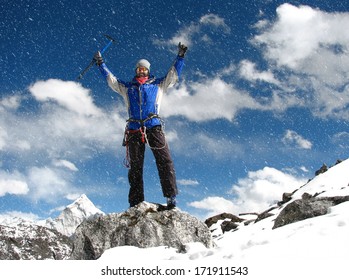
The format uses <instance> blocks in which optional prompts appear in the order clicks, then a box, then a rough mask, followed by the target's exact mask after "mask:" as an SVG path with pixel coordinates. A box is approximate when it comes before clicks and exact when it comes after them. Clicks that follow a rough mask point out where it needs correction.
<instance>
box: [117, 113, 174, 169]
mask: <svg viewBox="0 0 349 280" xmlns="http://www.w3.org/2000/svg"><path fill="white" fill-rule="evenodd" d="M154 118H158V119H159V120H160V122H161V130H162V132H163V133H165V131H164V128H165V123H164V122H163V120H162V119H161V118H160V117H159V115H157V114H149V116H148V117H147V118H146V119H144V120H137V119H132V118H130V119H128V120H127V121H126V122H127V125H126V128H125V133H124V139H123V142H122V145H123V146H124V147H126V156H125V158H124V166H125V167H126V168H130V154H129V148H128V143H129V139H130V138H131V137H133V136H132V135H135V134H137V133H140V134H141V141H142V143H145V144H148V145H149V148H150V149H152V150H161V149H164V148H165V147H166V145H167V143H166V141H165V144H164V145H163V146H162V147H152V146H151V145H150V144H149V141H148V136H147V131H146V130H147V127H146V126H145V125H144V124H145V123H146V122H147V121H149V120H151V119H154ZM130 122H137V123H140V125H141V126H140V128H139V129H128V124H129V123H130Z"/></svg>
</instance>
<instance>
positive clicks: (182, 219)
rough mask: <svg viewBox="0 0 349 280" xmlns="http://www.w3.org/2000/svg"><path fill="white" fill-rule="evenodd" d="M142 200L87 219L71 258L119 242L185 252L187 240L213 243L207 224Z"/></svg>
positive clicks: (86, 255) (95, 256)
mask: <svg viewBox="0 0 349 280" xmlns="http://www.w3.org/2000/svg"><path fill="white" fill-rule="evenodd" d="M159 206H160V205H157V204H152V203H147V202H142V203H140V204H139V205H137V206H136V207H132V208H130V209H128V210H127V211H125V212H123V213H115V214H109V215H105V216H101V217H98V218H96V219H92V220H86V221H84V222H83V223H82V224H81V225H80V226H79V227H78V228H77V230H76V232H75V235H74V246H73V253H72V257H71V258H72V259H79V260H80V259H83V260H86V259H98V258H99V257H100V256H101V255H102V254H103V252H104V251H105V250H107V249H109V248H113V247H117V246H125V245H128V246H136V247H139V248H149V247H156V246H168V247H172V248H177V249H178V251H179V252H185V244H187V243H190V242H201V243H203V244H204V245H205V246H206V247H207V248H210V247H212V246H213V243H212V238H211V234H210V231H209V229H208V227H207V226H206V225H205V224H204V223H203V222H201V221H199V220H198V219H197V218H195V217H193V216H191V215H189V214H187V213H184V212H181V211H180V210H178V209H172V210H164V209H161V207H160V208H159Z"/></svg>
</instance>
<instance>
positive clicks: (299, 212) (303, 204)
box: [273, 193, 349, 229]
mask: <svg viewBox="0 0 349 280" xmlns="http://www.w3.org/2000/svg"><path fill="white" fill-rule="evenodd" d="M346 201H349V196H333V197H314V196H311V195H309V194H307V193H304V194H303V196H302V199H297V200H295V201H293V202H291V203H290V204H288V205H286V207H285V208H284V209H282V211H281V212H280V214H279V215H278V216H277V218H276V219H275V222H274V226H273V229H275V228H278V227H281V226H284V225H288V224H291V223H294V222H297V221H302V220H305V219H308V218H313V217H317V216H321V215H325V214H327V213H328V211H329V208H330V207H332V206H335V205H337V204H340V203H342V202H346Z"/></svg>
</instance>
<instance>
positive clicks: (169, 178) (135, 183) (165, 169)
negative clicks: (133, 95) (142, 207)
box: [127, 126, 178, 206]
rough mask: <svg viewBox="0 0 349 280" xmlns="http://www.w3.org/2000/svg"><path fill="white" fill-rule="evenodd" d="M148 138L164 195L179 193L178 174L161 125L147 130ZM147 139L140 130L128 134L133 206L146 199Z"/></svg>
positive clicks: (129, 198)
mask: <svg viewBox="0 0 349 280" xmlns="http://www.w3.org/2000/svg"><path fill="white" fill-rule="evenodd" d="M145 133H146V136H147V137H146V140H148V144H149V146H150V148H151V150H152V152H153V154H154V157H155V161H156V166H157V169H158V173H159V177H160V183H161V187H162V192H163V195H164V197H171V196H175V195H177V193H178V190H177V185H176V174H175V170H174V165H173V161H172V158H171V155H170V150H169V148H168V144H167V142H166V139H165V135H164V133H163V131H162V129H161V126H156V127H153V128H150V129H147V130H146V131H145ZM144 140H145V139H144V138H143V140H142V133H141V132H140V131H137V132H132V133H131V132H130V133H129V134H128V145H127V148H128V151H129V157H130V169H129V172H128V180H129V183H130V192H129V196H128V200H129V203H130V205H131V206H134V205H137V204H138V203H140V202H142V201H144V183H143V165H144V152H145V145H146V143H145V141H144Z"/></svg>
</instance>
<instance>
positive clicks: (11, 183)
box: [0, 170, 29, 197]
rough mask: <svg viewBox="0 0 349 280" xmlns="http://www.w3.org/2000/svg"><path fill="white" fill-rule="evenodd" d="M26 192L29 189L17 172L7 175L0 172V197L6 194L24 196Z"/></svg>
mask: <svg viewBox="0 0 349 280" xmlns="http://www.w3.org/2000/svg"><path fill="white" fill-rule="evenodd" d="M28 192H29V187H28V185H27V183H26V182H25V179H24V178H23V176H21V174H20V173H19V172H17V171H15V172H13V173H7V172H4V171H1V170H0V197H1V196H4V195H6V194H14V195H25V194H27V193H28Z"/></svg>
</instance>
